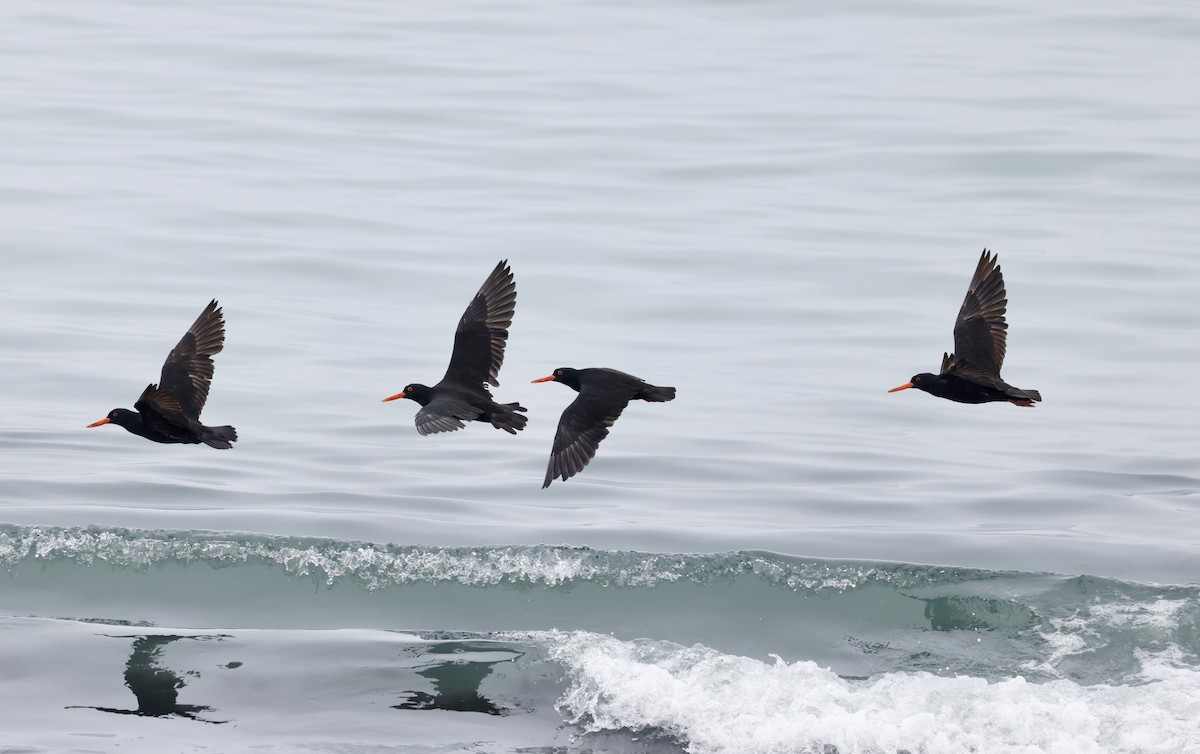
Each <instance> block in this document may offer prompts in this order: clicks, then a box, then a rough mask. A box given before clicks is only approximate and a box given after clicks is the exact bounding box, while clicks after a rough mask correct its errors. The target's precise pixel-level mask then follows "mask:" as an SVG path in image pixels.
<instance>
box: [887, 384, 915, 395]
mask: <svg viewBox="0 0 1200 754" xmlns="http://www.w3.org/2000/svg"><path fill="white" fill-rule="evenodd" d="M912 386H913V384H912V383H911V382H906V383H904V384H903V385H901V386H900V387H894V388H892V389H891V390H889V391H888V392H889V393H898V392H900V391H901V390H908V389H909V388H910V387H912Z"/></svg>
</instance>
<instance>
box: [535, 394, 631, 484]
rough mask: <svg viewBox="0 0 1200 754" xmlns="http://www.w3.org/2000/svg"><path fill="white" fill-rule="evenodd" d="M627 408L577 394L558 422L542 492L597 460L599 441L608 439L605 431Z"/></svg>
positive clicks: (625, 402) (627, 402)
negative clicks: (553, 482)
mask: <svg viewBox="0 0 1200 754" xmlns="http://www.w3.org/2000/svg"><path fill="white" fill-rule="evenodd" d="M628 405H629V399H625V400H623V401H614V400H597V399H596V398H594V397H590V396H588V395H586V394H585V393H580V394H579V396H578V397H577V398H576V399H575V400H574V401H572V402H571V405H569V406H567V408H566V410H564V411H563V413H562V418H561V419H559V420H558V431H557V432H555V433H554V445H553V446H551V449H550V464H549V465H548V466H547V467H546V481H545V482H544V483H543V484H542V489H545V488H547V487H549V486H550V482H552V481H554V479H555V478H556V477H561V478H562V479H563V480H564V481H566V480H567V479H569V478H571V477H573V476H575V475H576V474H578V473H579V472H581V471H583V467H584V466H587V465H588V461H591V460H592V459H593V458H594V457H595V456H596V449H597V448H599V447H600V441H601V440H603V439H604V438H605V437H608V428H609V427H611V426H612V425H613V422H615V421H616V420H617V418H618V417H619V416H620V415H621V412H622V411H624V410H625V407H626V406H628Z"/></svg>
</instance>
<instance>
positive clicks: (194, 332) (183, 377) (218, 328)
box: [142, 300, 225, 419]
mask: <svg viewBox="0 0 1200 754" xmlns="http://www.w3.org/2000/svg"><path fill="white" fill-rule="evenodd" d="M224 347H225V321H224V320H223V319H222V318H221V309H220V307H219V306H217V302H216V301H215V300H213V301H210V302H209V304H208V306H206V307H205V308H204V311H203V312H201V313H200V316H199V317H197V318H196V321H195V322H193V323H192V326H191V327H189V328H188V331H187V332H186V333H184V334H183V337H182V338H180V339H179V343H178V345H176V346H175V347H174V348H172V349H171V353H169V354H167V360H166V361H165V362H163V368H162V377H161V378H160V379H159V384H158V387H159V391H160V392H164V393H166V394H168V395H169V396H170V397H171V398H172V399H173V401H174V403H175V404H176V405H177V406H178V407H179V408H180V409H181V410H182V411H183V413H184V414H186V415H187V416H189V417H191V418H193V419H199V418H200V412H201V411H203V410H204V403H205V402H206V401H207V400H208V386H209V384H210V383H211V382H212V377H213V362H212V359H211V358H210V357H211V356H212V355H213V354H217V353H220V352H221V349H223V348H224ZM147 390H149V388H147ZM145 395H146V394H145V393H143V394H142V396H143V398H144V397H145Z"/></svg>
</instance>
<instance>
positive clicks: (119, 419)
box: [88, 408, 140, 429]
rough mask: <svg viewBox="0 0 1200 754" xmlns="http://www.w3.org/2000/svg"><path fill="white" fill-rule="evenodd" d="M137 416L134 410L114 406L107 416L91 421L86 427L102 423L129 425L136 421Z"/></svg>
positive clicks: (89, 427)
mask: <svg viewBox="0 0 1200 754" xmlns="http://www.w3.org/2000/svg"><path fill="white" fill-rule="evenodd" d="M139 418H140V417H139V416H138V414H137V412H135V411H130V410H129V409H127V408H114V409H113V410H112V411H109V412H108V416H106V417H104V418H103V419H101V420H100V421H98V422H92V423H91V424H89V425H88V429H91V428H92V427H99V426H101V425H103V424H116V425H117V426H118V427H130V426H133V425H134V424H135V423H137V421H138V419H139Z"/></svg>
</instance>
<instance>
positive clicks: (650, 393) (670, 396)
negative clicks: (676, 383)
mask: <svg viewBox="0 0 1200 754" xmlns="http://www.w3.org/2000/svg"><path fill="white" fill-rule="evenodd" d="M637 397H639V398H641V399H642V400H644V401H649V402H650V403H665V402H666V401H673V400H675V388H673V387H658V386H657V385H646V387H644V388H642V392H640V393H638V394H637Z"/></svg>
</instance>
